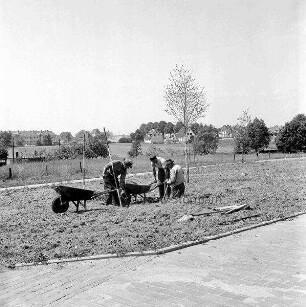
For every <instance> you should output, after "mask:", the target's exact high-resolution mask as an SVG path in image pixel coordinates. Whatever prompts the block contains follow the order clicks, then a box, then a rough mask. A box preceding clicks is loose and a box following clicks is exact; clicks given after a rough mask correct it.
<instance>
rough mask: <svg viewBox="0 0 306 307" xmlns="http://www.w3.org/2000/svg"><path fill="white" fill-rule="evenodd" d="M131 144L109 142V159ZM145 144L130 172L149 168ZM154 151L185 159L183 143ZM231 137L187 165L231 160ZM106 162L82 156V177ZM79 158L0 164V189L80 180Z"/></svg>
mask: <svg viewBox="0 0 306 307" xmlns="http://www.w3.org/2000/svg"><path fill="white" fill-rule="evenodd" d="M130 146H131V144H111V151H112V155H113V158H114V159H116V158H118V159H123V158H124V157H125V156H126V153H127V152H128V150H129V149H130ZM149 146H150V145H149V144H142V151H143V155H141V156H139V157H137V158H135V159H134V166H133V169H132V173H139V172H148V171H150V170H151V166H150V161H149V159H148V156H147V155H146V153H147V152H148V149H149ZM155 146H156V148H157V151H158V154H159V155H161V156H163V157H165V158H172V159H173V160H175V161H176V163H178V164H181V165H184V164H185V158H184V155H183V150H184V145H183V144H168V145H155ZM232 148H233V140H231V139H228V140H226V139H225V140H221V141H220V144H219V149H218V152H217V153H216V154H215V155H205V156H197V157H196V159H195V160H194V159H193V157H191V166H198V165H211V164H219V163H228V162H233V158H234V156H233V154H232ZM299 156H300V154H293V155H288V154H287V155H285V154H282V153H275V154H271V156H269V155H268V154H260V155H259V157H256V155H254V154H249V155H245V160H246V161H255V160H258V159H269V158H271V159H278V158H284V157H299ZM240 159H241V156H236V161H240ZM108 162H109V159H108V158H107V159H106V158H101V159H99V158H98V159H86V161H85V169H86V172H85V176H86V178H96V177H100V176H102V172H103V168H104V166H105V164H107V163H108ZM80 165H82V159H81V158H79V159H73V160H56V161H48V162H30V163H20V164H19V163H15V164H13V165H7V166H3V167H0V188H6V187H10V186H20V185H28V184H35V183H46V182H58V181H67V180H75V179H82V178H83V173H82V171H81V167H80ZM9 168H11V171H12V178H10V179H8V177H9Z"/></svg>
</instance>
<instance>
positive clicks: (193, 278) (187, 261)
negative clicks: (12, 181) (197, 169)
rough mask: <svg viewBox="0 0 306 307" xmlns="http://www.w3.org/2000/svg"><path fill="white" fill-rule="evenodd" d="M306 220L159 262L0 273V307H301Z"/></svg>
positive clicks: (305, 285) (305, 297) (305, 298)
mask: <svg viewBox="0 0 306 307" xmlns="http://www.w3.org/2000/svg"><path fill="white" fill-rule="evenodd" d="M305 234H306V215H302V216H299V217H297V218H295V219H293V220H287V221H283V222H278V223H276V224H272V225H269V226H265V227H260V228H257V229H254V230H250V231H247V232H243V233H240V234H236V235H233V236H230V237H226V238H222V239H219V240H215V241H209V242H208V243H206V244H203V245H198V246H194V247H190V248H187V249H184V250H180V251H177V252H173V253H169V254H166V255H163V256H149V257H133V258H121V259H108V260H96V261H84V262H74V263H65V264H54V265H48V266H34V267H25V268H19V269H15V270H8V269H2V270H1V272H0V306H5V307H8V306H14V307H17V306H63V307H72V306H89V307H94V306H96V307H97V306H106V307H107V306H236V307H239V306H306V239H305Z"/></svg>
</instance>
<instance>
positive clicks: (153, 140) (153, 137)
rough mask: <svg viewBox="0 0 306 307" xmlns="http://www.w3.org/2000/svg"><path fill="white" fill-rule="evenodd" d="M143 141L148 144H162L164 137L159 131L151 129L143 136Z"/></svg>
mask: <svg viewBox="0 0 306 307" xmlns="http://www.w3.org/2000/svg"><path fill="white" fill-rule="evenodd" d="M144 142H145V143H149V144H163V143H164V137H163V135H162V134H161V133H160V132H158V131H156V130H155V129H151V130H150V131H149V132H148V133H147V134H146V136H145V137H144Z"/></svg>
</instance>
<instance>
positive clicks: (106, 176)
mask: <svg viewBox="0 0 306 307" xmlns="http://www.w3.org/2000/svg"><path fill="white" fill-rule="evenodd" d="M132 166H133V162H132V161H131V160H129V159H125V160H124V161H123V162H121V161H119V160H114V161H113V162H110V163H108V164H107V165H105V167H104V171H103V180H104V190H105V191H109V194H108V197H107V200H106V205H111V204H112V203H113V201H114V205H116V206H119V205H120V201H119V197H118V191H117V190H116V188H117V187H118V188H120V189H123V190H124V186H125V177H126V173H127V169H128V168H132ZM119 177H120V178H119Z"/></svg>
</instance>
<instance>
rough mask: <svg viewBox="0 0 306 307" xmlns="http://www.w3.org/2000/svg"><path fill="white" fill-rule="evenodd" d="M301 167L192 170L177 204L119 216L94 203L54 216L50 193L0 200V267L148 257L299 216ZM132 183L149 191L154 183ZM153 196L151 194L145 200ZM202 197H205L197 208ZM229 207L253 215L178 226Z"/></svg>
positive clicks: (304, 189)
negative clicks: (246, 207) (145, 254)
mask: <svg viewBox="0 0 306 307" xmlns="http://www.w3.org/2000/svg"><path fill="white" fill-rule="evenodd" d="M305 163H306V160H305V159H304V158H301V159H286V160H279V161H273V162H261V163H252V162H247V163H244V164H242V163H236V164H228V165H227V166H226V168H225V167H224V166H223V165H221V164H220V165H216V166H208V167H206V168H200V167H199V168H197V169H193V170H191V181H190V184H189V185H188V187H187V192H186V197H185V198H184V199H183V200H182V201H174V200H169V201H167V202H165V203H146V204H143V203H141V204H140V203H138V204H132V205H131V206H130V208H118V207H113V206H107V207H106V206H104V205H103V203H102V201H101V200H96V201H90V202H88V211H86V212H84V211H81V212H80V213H75V212H74V210H75V208H74V206H73V205H71V206H70V208H69V209H68V211H67V212H66V213H63V214H54V213H53V212H52V210H51V202H52V199H53V198H54V197H56V195H57V194H56V193H55V192H54V191H53V190H52V189H50V188H39V189H24V190H18V191H5V192H1V194H0V197H1V223H0V259H1V261H2V262H3V264H5V265H13V264H14V263H16V262H32V261H34V262H35V261H43V260H46V259H54V258H55V259H56V258H67V257H79V256H87V255H94V254H101V253H125V252H128V251H144V250H151V249H156V248H161V247H166V246H169V245H173V244H177V243H182V242H186V241H190V240H197V239H201V238H203V237H204V236H207V235H214V234H218V233H221V232H225V231H230V230H233V229H237V228H241V227H245V226H247V225H251V224H255V223H259V222H261V221H266V220H271V219H274V218H277V217H283V216H287V215H289V214H291V213H294V212H299V211H304V210H305V201H306V186H305V175H306V167H305ZM130 180H133V181H135V182H138V183H148V182H149V181H151V180H152V178H151V176H148V175H146V176H138V177H136V176H135V177H133V178H131V179H130ZM72 186H78V187H82V185H81V184H74V185H72ZM86 188H87V189H93V190H102V186H101V185H100V183H99V182H91V183H87V184H86ZM154 195H156V191H154V192H152V195H151V194H150V195H148V196H154ZM205 195H206V196H208V195H210V196H209V197H208V201H205V202H203V198H201V197H204V196H205ZM216 199H218V200H216ZM234 204H249V205H250V206H251V209H250V210H243V211H239V212H236V213H232V214H229V215H221V214H220V213H218V214H213V215H210V216H200V217H197V218H195V219H194V220H192V221H187V222H178V219H179V218H181V217H182V216H183V215H184V214H191V213H199V212H203V211H205V210H206V209H207V207H208V206H210V207H214V206H227V205H234Z"/></svg>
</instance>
